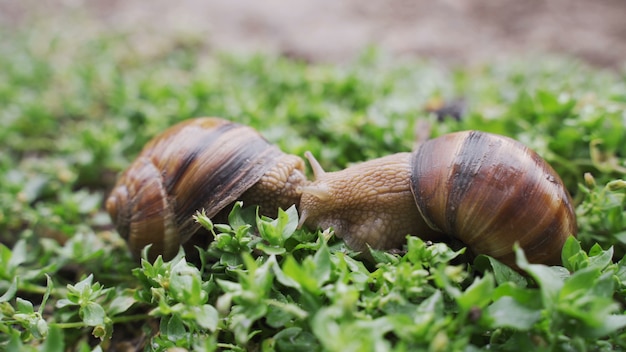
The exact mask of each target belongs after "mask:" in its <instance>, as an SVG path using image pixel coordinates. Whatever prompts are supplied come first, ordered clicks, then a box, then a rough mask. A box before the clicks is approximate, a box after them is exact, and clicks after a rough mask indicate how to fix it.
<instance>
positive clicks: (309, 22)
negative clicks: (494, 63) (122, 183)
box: [0, 0, 626, 68]
mask: <svg viewBox="0 0 626 352" xmlns="http://www.w3.org/2000/svg"><path fill="white" fill-rule="evenodd" d="M76 13H80V14H82V15H83V16H85V15H86V16H87V18H89V19H90V21H92V22H93V23H96V24H97V25H98V26H99V28H102V29H104V30H111V29H122V30H125V31H129V32H131V33H135V34H136V35H138V36H141V38H142V40H147V41H149V40H150V38H158V37H159V36H168V35H171V34H181V33H191V34H194V35H196V36H198V37H199V38H201V40H203V41H205V44H206V45H208V47H210V48H211V49H214V50H218V51H230V52H239V51H242V52H252V51H261V52H270V53H279V54H285V55H288V56H292V57H296V58H300V59H304V60H307V61H313V62H345V61H349V60H351V59H353V58H354V57H355V56H357V55H358V54H360V53H362V52H363V50H364V48H367V47H368V46H370V45H375V46H377V47H380V48H382V49H383V50H385V51H387V52H389V53H391V54H392V55H402V56H415V57H424V58H429V59H435V60H439V61H441V62H443V63H452V64H461V65H464V64H473V63H480V62H485V61H491V60H494V59H506V58H508V57H515V56H532V55H536V54H546V53H548V54H565V55H569V56H573V57H576V58H580V59H581V60H584V61H586V62H589V63H591V64H593V65H596V66H600V67H609V68H623V67H624V64H625V63H626V0H523V1H520V0H440V1H432V0H386V1H383V0H370V1H362V0H291V1H289V0H264V1H258V0H209V1H207V0H204V1H203V0H182V1H167V0H152V1H140V0H125V1H122V0H91V1H80V0H72V1H68V0H25V1H14V0H0V23H2V24H9V25H11V26H14V25H24V24H28V23H32V22H29V21H33V20H40V21H41V20H47V21H49V20H57V21H58V23H59V24H62V25H63V26H69V27H71V26H72V25H74V24H73V22H72V18H73V17H71V16H75V14H76ZM82 23H84V22H82ZM75 30H77V31H80V30H81V25H80V24H78V23H76V28H75Z"/></svg>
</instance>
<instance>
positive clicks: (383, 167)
mask: <svg viewBox="0 0 626 352" xmlns="http://www.w3.org/2000/svg"><path fill="white" fill-rule="evenodd" d="M307 158H308V159H309V161H310V163H311V165H312V167H313V170H314V172H315V181H314V182H313V183H311V184H309V185H306V186H303V187H301V188H302V198H301V201H300V211H301V219H300V224H301V225H302V224H307V225H309V226H312V227H318V226H319V227H323V228H327V227H333V228H334V230H335V233H336V234H337V235H338V236H339V237H342V238H344V239H345V241H346V242H347V244H348V245H349V246H350V247H352V248H354V249H356V250H360V251H362V250H365V249H367V246H368V245H369V246H371V247H373V248H376V249H390V248H394V247H399V246H400V245H402V244H403V243H404V240H405V236H406V235H407V234H412V235H416V236H418V237H421V238H423V239H425V240H434V241H436V240H444V239H445V238H446V237H447V236H450V237H453V238H456V239H457V240H460V241H462V242H463V243H464V244H465V245H466V246H467V247H468V249H469V250H470V251H471V252H473V253H474V254H487V255H490V256H492V257H494V258H496V259H499V260H501V261H503V262H504V263H506V264H509V265H514V263H515V255H514V252H513V245H514V243H516V242H518V243H519V244H520V246H521V247H522V248H523V249H524V251H525V253H526V255H527V257H528V259H529V260H530V261H531V262H536V263H546V264H558V263H560V253H561V249H562V247H563V244H564V242H565V240H566V239H567V237H568V236H570V235H575V234H576V218H575V214H574V210H573V207H572V202H571V198H570V196H569V194H568V192H567V190H566V189H565V187H564V186H563V183H562V181H561V179H560V178H559V176H558V175H557V174H556V172H555V171H554V170H553V169H552V168H551V167H550V166H549V165H548V164H547V163H546V162H545V161H544V160H543V159H541V158H540V157H539V156H538V155H537V154H536V153H535V152H533V151H532V150H530V149H528V148H527V147H525V146H524V145H523V144H521V143H519V142H517V141H515V140H513V139H510V138H507V137H503V136H498V135H493V134H488V133H484V132H477V131H468V132H459V133H453V134H449V135H444V136H442V137H439V138H436V139H433V140H430V141H428V142H426V143H424V144H423V145H422V146H421V147H420V148H419V149H418V150H417V151H416V152H414V153H412V154H409V153H399V154H394V155H390V156H386V157H383V158H379V159H374V160H370V161H368V162H364V163H361V164H357V165H355V166H353V167H349V168H347V169H345V170H341V171H338V172H329V173H326V172H324V171H323V170H322V168H321V166H319V163H317V161H316V160H315V158H314V157H313V156H312V155H310V154H307Z"/></svg>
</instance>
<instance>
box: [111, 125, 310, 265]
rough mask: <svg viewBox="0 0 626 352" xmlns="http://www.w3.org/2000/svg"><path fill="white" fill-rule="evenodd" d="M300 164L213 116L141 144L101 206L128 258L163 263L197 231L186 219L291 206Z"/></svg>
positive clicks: (241, 128) (253, 133)
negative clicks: (248, 207) (241, 205)
mask: <svg viewBox="0 0 626 352" xmlns="http://www.w3.org/2000/svg"><path fill="white" fill-rule="evenodd" d="M304 180H305V176H304V162H303V160H302V159H301V158H299V157H297V156H294V155H289V154H285V153H283V152H282V151H280V150H279V149H278V147H276V146H274V145H272V144H270V143H269V142H268V141H267V140H265V139H264V138H263V137H262V136H261V135H260V134H259V133H258V132H256V131H255V130H254V129H252V128H250V127H247V126H243V125H240V124H236V123H233V122H230V121H227V120H223V119H219V118H196V119H190V120H186V121H183V122H181V123H178V124H176V125H174V126H172V127H170V128H169V129H167V130H165V131H164V132H163V133H161V134H160V135H158V136H156V137H155V138H153V139H152V140H151V141H150V142H148V143H147V144H146V145H145V147H144V148H143V150H142V151H141V152H140V154H139V155H138V156H137V158H136V159H135V161H134V162H133V163H132V164H131V165H130V167H129V168H128V169H127V170H126V171H125V172H124V173H123V174H122V175H121V177H120V178H119V179H118V181H117V183H116V185H115V186H114V188H113V190H112V192H111V194H110V196H109V197H108V199H107V201H106V209H107V211H108V212H109V215H110V216H111V218H112V220H113V222H114V224H115V227H116V229H117V231H118V233H119V234H120V235H121V236H122V237H123V238H124V239H125V240H126V241H127V243H128V246H129V248H130V250H131V252H132V253H133V255H134V256H135V257H136V258H139V257H140V254H141V250H142V249H143V248H144V247H145V246H146V245H148V244H152V247H151V248H150V252H149V258H150V259H155V258H156V256H157V255H163V257H164V259H171V258H172V257H173V256H174V255H176V253H177V252H178V250H179V247H180V245H181V244H183V243H185V242H186V241H187V240H189V239H190V238H191V237H192V236H193V235H194V234H195V233H196V232H198V231H199V230H200V228H201V226H200V225H199V224H198V223H196V222H195V221H194V219H193V218H192V216H193V215H194V214H195V212H196V211H197V210H201V209H204V210H205V211H206V214H207V216H209V217H215V216H218V214H219V213H220V212H221V211H223V210H225V211H228V210H229V207H228V205H230V204H232V203H233V202H234V201H236V200H244V202H246V203H247V202H248V201H250V202H251V203H252V204H257V205H259V206H260V209H261V210H262V211H263V212H264V214H267V215H272V214H273V213H274V212H275V211H276V210H277V209H278V208H279V207H281V208H285V209H286V208H287V207H289V206H291V205H292V204H296V203H297V202H298V201H299V197H300V195H299V193H297V190H298V187H297V186H298V184H299V183H300V182H303V181H304Z"/></svg>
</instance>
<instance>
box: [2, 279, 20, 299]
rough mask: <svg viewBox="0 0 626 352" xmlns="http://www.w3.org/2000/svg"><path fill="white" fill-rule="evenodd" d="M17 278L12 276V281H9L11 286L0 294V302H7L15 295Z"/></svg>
mask: <svg viewBox="0 0 626 352" xmlns="http://www.w3.org/2000/svg"><path fill="white" fill-rule="evenodd" d="M18 280H19V278H18V277H17V276H16V277H14V278H13V281H11V286H9V288H8V289H7V291H6V292H5V293H4V294H3V295H2V296H0V303H2V302H8V301H9V300H11V299H12V298H13V297H14V296H15V293H16V292H17V283H18Z"/></svg>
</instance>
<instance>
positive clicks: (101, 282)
mask: <svg viewBox="0 0 626 352" xmlns="http://www.w3.org/2000/svg"><path fill="white" fill-rule="evenodd" d="M0 34H2V37H3V38H4V39H3V41H2V43H1V44H0V67H2V70H0V124H1V125H2V128H1V129H0V141H1V142H0V148H1V149H0V179H1V180H2V182H1V183H0V241H1V244H0V350H4V349H6V350H45V351H58V350H61V349H62V348H66V349H69V350H79V351H90V350H94V349H95V350H100V349H102V350H106V349H109V348H121V347H122V346H123V344H124V343H126V344H128V345H130V346H140V347H141V348H145V349H146V350H163V349H165V348H167V347H173V346H179V347H183V348H188V349H194V348H195V349H199V350H202V349H205V348H206V349H211V348H217V349H221V350H235V351H239V350H240V351H244V350H268V351H269V350H281V351H290V350H307V351H311V350H341V351H348V350H355V351H357V350H358V351H366V350H372V351H373V350H376V351H384V350H398V351H404V350H428V349H430V350H433V351H448V350H467V351H472V350H478V349H486V348H490V349H492V350H511V351H516V350H549V351H552V350H554V351H561V350H563V351H572V350H577V351H583V350H624V349H626V331H625V330H624V327H625V326H626V314H625V313H624V304H625V303H626V261H625V260H623V259H622V257H623V256H624V254H625V253H626V212H625V204H626V199H625V197H624V195H625V192H626V184H625V183H624V181H622V180H621V178H623V177H624V174H625V171H626V162H625V161H624V158H626V129H625V128H624V126H625V125H626V79H625V77H626V74H625V73H615V72H603V71H600V70H597V69H592V68H589V67H586V66H584V65H582V64H580V63H578V62H575V61H572V60H567V59H563V58H541V59H533V60H520V61H517V62H511V61H509V62H501V63H493V64H491V65H485V66H480V67H471V68H461V69H448V68H443V67H441V66H440V65H437V64H436V63H430V62H424V61H419V60H399V59H394V58H392V57H388V56H386V55H385V54H384V53H380V52H378V51H377V50H375V49H371V50H368V51H366V52H364V53H363V55H362V56H361V57H360V58H359V59H358V60H356V61H355V62H353V63H351V64H349V65H344V66H333V65H320V64H306V63H302V62H297V61H292V60H288V59H284V58H276V57H268V56H252V57H239V56H236V57H233V56H229V55H220V54H214V53H210V52H209V51H208V48H206V47H203V46H202V44H201V42H200V41H198V40H195V39H194V38H190V37H176V36H172V37H171V38H169V37H168V38H165V39H163V40H162V41H161V42H159V43H158V45H157V44H155V47H154V48H152V50H150V51H146V52H142V51H140V50H139V49H137V48H136V45H135V44H136V43H133V42H132V41H131V40H130V37H128V36H126V35H125V34H124V33H109V34H106V35H105V34H102V33H95V34H94V33H90V34H85V35H83V36H79V37H76V36H74V37H72V36H69V35H68V34H67V33H65V34H63V33H60V34H58V33H56V32H53V31H46V30H39V31H17V32H11V33H10V34H11V35H6V34H7V31H6V29H5V30H4V31H3V32H0ZM441 99H442V100H443V101H446V102H450V101H458V100H460V99H462V100H463V101H465V102H466V104H467V107H466V111H465V113H464V115H463V118H462V119H461V120H460V121H456V120H453V119H445V120H444V121H441V122H440V121H438V120H437V119H436V117H435V115H434V114H430V113H428V112H426V109H425V107H426V106H428V105H429V104H431V103H433V102H434V101H437V100H441ZM208 115H211V116H222V117H226V118H229V119H232V120H234V121H237V122H241V123H245V124H249V125H251V126H253V127H255V128H257V129H258V130H259V131H260V132H261V133H262V134H263V135H264V136H266V137H267V138H268V139H269V140H271V141H272V142H274V143H276V144H277V145H279V146H280V147H281V148H282V149H283V150H284V151H286V152H288V153H292V154H296V155H303V153H304V151H306V150H311V151H312V152H313V153H314V154H315V155H316V156H318V159H319V160H320V161H321V163H322V165H323V166H324V167H325V168H326V169H328V170H337V169H340V168H343V167H345V166H347V165H349V164H350V163H354V162H358V161H363V160H367V159H371V158H374V157H378V156H383V155H388V154H390V153H395V152H399V151H408V150H410V149H411V147H412V145H413V142H414V130H415V127H416V125H417V124H418V122H419V123H422V122H424V121H426V122H428V123H429V124H430V125H431V127H432V136H436V135H440V134H443V133H446V132H450V131H456V130H464V129H480V130H484V131H489V132H495V133H500V134H504V135H507V136H511V137H514V138H516V139H518V140H520V141H522V142H524V143H525V144H527V145H528V146H530V147H531V148H533V149H535V150H536V151H537V152H538V153H539V154H540V155H542V156H543V157H544V158H545V159H546V160H547V161H548V162H549V163H550V164H552V165H553V167H554V168H555V169H556V170H557V171H558V172H559V174H560V175H561V176H562V178H563V180H564V182H565V184H566V186H567V188H568V189H569V190H570V192H571V193H572V195H573V197H574V200H575V203H576V211H577V214H578V221H579V232H580V235H579V238H578V241H575V240H570V241H569V242H568V243H567V244H566V246H565V248H564V250H563V266H559V267H552V268H549V267H546V266H541V265H531V264H528V263H526V262H525V259H524V255H523V253H521V252H520V253H518V265H519V266H520V268H521V269H522V271H523V273H524V275H520V274H519V273H517V272H514V271H512V270H510V269H509V268H507V267H504V266H502V265H501V264H499V263H498V262H496V261H494V260H491V259H490V258H488V257H479V258H477V259H476V261H474V262H471V263H459V262H457V261H455V260H454V258H455V257H456V256H457V254H458V253H457V252H454V251H453V250H451V249H450V248H448V247H447V246H445V245H443V244H435V245H428V244H425V243H424V242H422V241H420V240H419V239H416V238H410V239H409V241H408V244H407V248H406V254H404V255H397V254H386V253H377V254H376V255H375V258H376V261H377V262H376V263H368V262H361V261H359V260H358V259H356V258H354V253H351V252H350V251H349V250H348V249H347V248H345V246H344V245H343V243H342V242H341V241H340V240H338V239H336V238H334V237H332V236H331V233H329V232H310V231H307V230H295V228H294V227H295V226H294V224H295V223H296V222H297V214H296V213H295V211H294V210H293V209H290V210H288V211H286V212H284V213H281V214H280V216H279V219H277V220H276V221H271V220H270V219H258V218H256V217H255V215H254V209H252V208H244V209H240V207H239V206H236V207H235V209H234V210H233V212H232V213H231V217H230V219H229V220H230V224H229V225H226V224H222V225H218V224H215V225H214V226H213V227H212V226H211V224H210V223H209V222H207V221H206V219H204V220H205V223H206V224H207V226H208V227H209V228H211V229H212V231H214V235H215V241H214V242H213V243H212V244H211V245H210V247H209V248H207V249H203V250H201V257H202V258H203V259H204V261H203V262H202V263H200V264H199V265H198V266H191V265H188V264H187V262H186V260H185V258H184V257H182V256H178V257H177V258H175V259H174V260H172V261H171V262H166V263H164V262H162V261H159V260H157V262H155V263H148V262H145V261H144V262H142V263H141V264H140V265H138V264H137V263H136V262H134V261H133V260H132V259H131V258H130V256H129V254H128V252H127V250H126V248H125V244H124V242H123V240H121V239H120V238H119V236H118V235H117V234H116V233H115V232H114V231H113V230H112V226H111V223H110V220H109V218H108V215H107V214H106V213H105V212H104V210H103V199H104V197H105V195H106V194H107V192H108V191H109V190H110V188H111V187H112V185H113V182H114V181H115V178H116V175H117V174H118V173H119V172H120V171H122V170H123V169H124V168H125V167H126V166H128V165H129V163H130V162H131V161H132V159H133V158H134V156H136V155H137V153H138V152H139V151H140V149H141V147H142V146H143V144H144V143H145V142H146V141H148V140H149V139H150V138H151V137H152V136H154V135H155V134H157V133H159V132H160V131H162V130H164V129H165V128H167V127H168V126H170V125H172V124H174V123H176V122H177V121H180V120H183V119H187V118H190V117H196V116H208ZM585 175H587V176H585Z"/></svg>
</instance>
